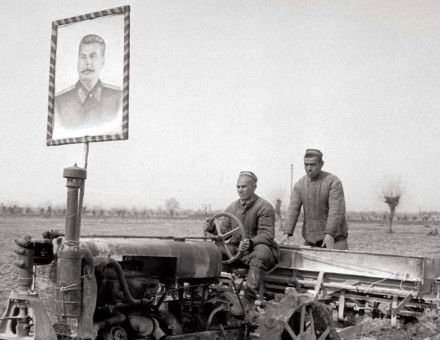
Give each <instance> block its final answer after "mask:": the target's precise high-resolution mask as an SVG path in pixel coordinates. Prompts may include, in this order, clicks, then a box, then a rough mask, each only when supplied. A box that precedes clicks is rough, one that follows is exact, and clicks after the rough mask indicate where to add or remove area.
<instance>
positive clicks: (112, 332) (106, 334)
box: [101, 326, 128, 340]
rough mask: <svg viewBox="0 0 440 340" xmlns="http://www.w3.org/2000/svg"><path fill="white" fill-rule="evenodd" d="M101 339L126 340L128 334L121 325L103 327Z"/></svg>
mask: <svg viewBox="0 0 440 340" xmlns="http://www.w3.org/2000/svg"><path fill="white" fill-rule="evenodd" d="M101 339H102V340H128V334H127V331H126V330H125V328H123V327H121V326H112V327H108V328H107V329H105V330H104V331H103V333H102V335H101Z"/></svg>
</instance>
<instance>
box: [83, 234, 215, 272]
mask: <svg viewBox="0 0 440 340" xmlns="http://www.w3.org/2000/svg"><path fill="white" fill-rule="evenodd" d="M80 243H81V248H83V247H85V248H87V249H88V250H89V251H90V253H91V255H92V256H93V257H95V256H105V257H111V258H113V259H115V260H117V261H119V262H121V263H122V264H123V265H125V268H129V267H130V265H131V264H132V265H133V266H134V264H136V266H137V268H139V267H141V268H142V271H143V272H144V273H145V275H147V276H149V277H160V278H164V277H166V278H168V279H177V280H191V279H213V278H218V277H219V276H220V272H221V270H222V255H221V251H220V249H219V247H218V246H217V245H216V244H214V243H212V242H208V241H195V240H186V239H183V238H171V237H170V238H155V237H116V236H96V237H95V236H89V237H81V239H80Z"/></svg>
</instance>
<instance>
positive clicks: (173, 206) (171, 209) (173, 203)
mask: <svg viewBox="0 0 440 340" xmlns="http://www.w3.org/2000/svg"><path fill="white" fill-rule="evenodd" d="M179 207H180V204H179V202H178V201H177V200H176V199H175V198H173V197H171V198H169V199H167V200H166V201H165V209H166V210H167V211H168V214H169V215H170V216H171V218H174V216H175V215H176V212H177V210H179Z"/></svg>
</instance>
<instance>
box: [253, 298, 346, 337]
mask: <svg viewBox="0 0 440 340" xmlns="http://www.w3.org/2000/svg"><path fill="white" fill-rule="evenodd" d="M256 324H257V326H258V327H257V329H256V331H255V334H258V337H259V338H260V339H272V340H338V339H340V338H339V336H338V334H337V332H336V329H335V327H334V324H333V320H332V316H331V314H330V312H329V311H328V309H327V307H326V306H325V305H324V304H321V303H318V302H315V301H314V300H313V299H312V298H311V297H310V295H307V294H299V293H296V292H289V293H287V294H285V295H283V296H282V297H281V299H279V301H276V302H275V301H269V302H267V304H266V308H265V312H264V314H262V315H260V316H259V317H258V318H257V319H256Z"/></svg>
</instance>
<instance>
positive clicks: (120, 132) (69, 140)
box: [46, 6, 130, 146]
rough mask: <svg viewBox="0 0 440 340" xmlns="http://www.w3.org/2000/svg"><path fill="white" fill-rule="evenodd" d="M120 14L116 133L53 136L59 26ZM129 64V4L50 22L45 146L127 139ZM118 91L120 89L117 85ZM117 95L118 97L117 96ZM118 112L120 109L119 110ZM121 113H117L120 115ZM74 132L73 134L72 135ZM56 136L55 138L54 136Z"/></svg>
mask: <svg viewBox="0 0 440 340" xmlns="http://www.w3.org/2000/svg"><path fill="white" fill-rule="evenodd" d="M115 15H121V16H123V25H124V27H123V31H124V38H123V43H124V51H123V71H122V120H121V124H122V126H119V120H118V129H117V133H102V134H100V133H99V125H98V128H97V129H95V130H96V131H98V133H97V134H96V135H88V134H87V135H84V134H85V133H82V132H81V129H79V130H78V136H76V135H75V133H76V132H75V131H74V132H73V133H70V134H68V135H67V136H66V137H64V136H62V135H60V136H54V128H55V129H56V123H55V120H56V115H55V111H56V109H55V99H56V92H55V91H57V92H58V91H59V90H60V89H56V85H55V80H56V77H55V75H56V71H57V70H56V58H57V44H58V36H59V32H58V29H59V28H60V27H63V26H64V25H72V24H75V23H79V22H81V21H85V20H94V19H97V18H103V17H109V16H115ZM129 66H130V6H123V7H116V8H111V9H106V10H102V11H97V12H93V13H88V14H83V15H78V16H74V17H70V18H65V19H60V20H56V21H53V22H52V33H51V47H50V68H49V97H48V100H49V103H48V119H47V135H46V145H47V146H54V145H63V144H73V143H86V142H105V141H114V140H126V139H128V112H129V110H128V109H129ZM119 91H120V88H119ZM119 98H120V96H119ZM119 112H120V110H119ZM119 115H120V114H119ZM72 134H73V135H72ZM54 137H55V138H54Z"/></svg>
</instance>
